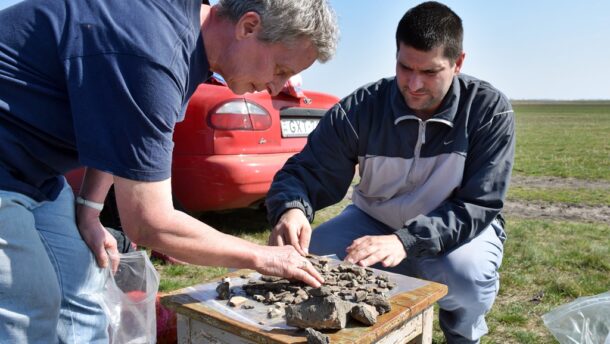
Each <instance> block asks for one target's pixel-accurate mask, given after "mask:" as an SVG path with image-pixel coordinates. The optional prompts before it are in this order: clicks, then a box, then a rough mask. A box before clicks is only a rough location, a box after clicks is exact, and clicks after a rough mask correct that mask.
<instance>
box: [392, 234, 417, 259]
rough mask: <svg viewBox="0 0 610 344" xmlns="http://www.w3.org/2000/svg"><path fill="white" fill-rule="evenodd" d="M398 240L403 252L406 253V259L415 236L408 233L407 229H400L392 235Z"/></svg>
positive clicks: (413, 244)
mask: <svg viewBox="0 0 610 344" xmlns="http://www.w3.org/2000/svg"><path fill="white" fill-rule="evenodd" d="M394 234H395V235H396V236H397V237H398V239H400V241H401V242H402V246H404V248H405V252H407V257H408V256H409V254H410V251H411V248H413V246H415V241H416V240H417V239H416V238H415V236H413V235H412V234H411V233H409V230H408V229H407V228H401V229H399V230H397V231H396V232H395V233H394Z"/></svg>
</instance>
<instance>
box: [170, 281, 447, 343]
mask: <svg viewBox="0 0 610 344" xmlns="http://www.w3.org/2000/svg"><path fill="white" fill-rule="evenodd" d="M251 272H252V271H251V270H239V271H235V272H233V273H230V274H228V275H227V276H228V277H233V276H240V275H244V274H248V273H251ZM223 277H225V276H223ZM218 280H220V278H219V279H218ZM419 281H421V280H419ZM445 294H447V287H446V286H445V285H443V284H439V283H435V282H429V281H425V283H423V284H422V286H420V287H418V288H416V289H413V290H409V291H406V292H402V293H400V294H397V295H394V296H392V297H391V298H390V304H391V305H392V310H391V311H390V312H389V313H386V314H383V315H381V316H379V317H378V318H377V323H376V324H375V325H373V326H368V327H367V326H359V325H358V324H352V323H348V327H347V328H345V329H342V330H340V331H336V332H324V333H325V334H326V335H328V336H329V337H330V340H331V343H372V342H375V341H376V340H377V339H379V338H382V337H384V336H386V335H387V334H388V333H390V332H392V331H394V330H395V329H397V328H398V327H400V325H402V324H404V323H405V322H407V321H409V319H411V318H413V317H414V316H416V315H417V314H419V313H421V312H423V311H424V310H426V309H427V308H429V307H430V306H431V305H433V304H434V303H435V302H436V301H438V300H439V299H440V298H442V297H443V296H445ZM161 302H162V303H163V305H165V306H166V307H169V308H171V309H173V310H175V311H176V312H177V313H179V314H182V315H184V316H186V317H188V318H191V319H193V320H196V321H200V322H203V323H206V324H208V325H210V326H212V327H215V328H217V329H219V330H222V331H226V332H229V333H233V334H235V335H237V336H239V337H242V338H244V339H246V340H250V341H253V342H257V343H278V344H286V343H306V342H307V339H306V337H305V334H304V332H303V331H298V330H281V329H274V330H271V331H266V330H263V329H261V328H258V327H256V326H253V325H250V324H245V323H243V322H240V321H238V320H235V319H233V318H231V317H229V316H227V315H225V314H223V313H222V312H219V311H218V310H216V309H213V308H211V307H208V306H207V305H206V304H205V303H202V302H200V301H199V300H197V299H195V298H193V297H192V296H191V295H189V293H188V291H187V290H186V289H181V290H177V291H174V292H172V293H170V294H168V295H166V296H165V297H163V298H162V299H161Z"/></svg>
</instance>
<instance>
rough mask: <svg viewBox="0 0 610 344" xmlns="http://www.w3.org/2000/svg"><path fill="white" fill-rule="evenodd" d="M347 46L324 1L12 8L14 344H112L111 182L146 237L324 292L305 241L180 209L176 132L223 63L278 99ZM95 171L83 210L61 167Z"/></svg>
mask: <svg viewBox="0 0 610 344" xmlns="http://www.w3.org/2000/svg"><path fill="white" fill-rule="evenodd" d="M278 28H281V30H279V29H278ZM336 40H337V29H336V23H335V18H334V14H333V13H332V11H331V9H330V8H329V6H328V4H327V3H326V1H325V0H307V1H298V2H294V1H285V0H268V1H248V0H242V1H239V0H221V1H220V2H219V4H217V5H215V6H213V7H210V6H208V5H202V4H201V1H200V0H181V1H169V0H154V1H151V0H130V1H123V0H100V1H59V0H27V1H24V2H21V3H19V4H16V5H14V6H12V7H9V8H7V9H4V10H2V11H0V341H8V342H44V343H50V342H56V341H58V340H59V341H60V342H78V343H93V342H107V340H108V338H107V322H106V319H105V317H104V315H103V312H102V311H101V308H100V307H99V305H98V304H97V303H95V301H94V300H93V299H92V298H91V295H92V294H95V293H96V292H97V291H99V289H100V288H101V287H102V285H103V276H104V275H103V273H102V270H101V269H99V268H98V267H97V266H96V264H95V259H97V260H98V262H99V264H100V265H101V266H106V265H108V264H109V263H111V264H113V266H116V264H117V260H116V254H117V250H116V242H115V241H114V239H113V238H112V237H111V236H110V235H109V234H108V233H107V232H106V231H105V230H104V229H103V227H102V225H101V223H100V222H99V213H100V208H101V204H102V203H103V200H104V198H105V196H106V193H107V192H108V189H109V187H110V186H111V184H114V188H115V192H116V199H117V204H118V208H119V212H120V215H121V220H122V224H123V228H124V229H125V231H126V232H127V234H128V236H129V237H130V238H131V239H133V240H134V241H136V242H138V243H139V244H142V245H144V246H147V247H149V248H152V249H155V250H158V251H160V252H163V253H165V254H168V255H171V256H173V257H176V258H178V259H180V260H183V261H186V262H190V263H194V264H201V265H215V266H227V267H245V268H252V269H255V270H258V271H259V272H261V273H264V274H274V275H280V276H285V277H290V278H297V279H300V280H303V281H305V282H306V283H309V284H310V285H313V286H318V285H319V284H320V282H321V276H320V275H319V274H318V272H317V271H315V269H314V268H313V267H312V266H311V265H310V264H308V263H307V261H306V259H305V258H304V257H302V256H301V255H299V254H298V252H297V251H296V250H295V249H293V248H268V247H263V246H259V245H255V244H252V243H250V242H247V241H244V240H241V239H239V238H235V237H232V236H229V235H225V234H223V233H220V232H218V231H216V230H214V229H213V228H211V227H209V226H207V225H205V224H204V223H201V222H199V221H197V220H196V219H194V218H192V217H189V216H188V215H186V214H184V213H182V212H179V211H176V210H175V209H174V207H173V204H172V201H171V199H172V198H171V186H170V185H171V183H170V172H171V154H172V148H173V143H172V133H173V128H174V124H175V123H176V122H177V121H180V120H181V119H182V117H183V116H184V112H185V107H186V104H187V102H188V100H189V98H190V96H191V95H192V93H193V92H194V90H195V88H196V87H197V85H198V84H200V83H201V82H203V81H204V80H205V79H207V78H208V77H209V75H210V74H211V72H212V71H213V72H218V73H219V74H221V75H222V76H223V77H224V78H225V80H226V81H227V84H228V86H229V88H230V89H231V90H232V91H233V92H235V93H238V94H242V93H245V92H253V91H262V90H268V91H269V92H270V93H271V94H277V93H278V92H279V91H280V89H281V87H282V85H283V84H284V83H285V81H286V80H287V79H288V78H289V77H290V76H291V75H293V74H296V73H298V72H300V71H302V70H304V69H305V68H307V67H309V66H310V65H311V64H312V63H313V62H314V61H315V60H316V59H317V60H320V61H322V62H324V61H326V60H328V59H329V58H330V57H331V56H332V54H333V53H334V49H335V46H336ZM82 165H84V166H88V171H87V173H86V176H85V179H84V182H83V187H82V190H81V194H80V196H79V197H78V198H77V199H76V203H77V206H76V209H75V205H74V204H75V200H74V197H73V196H72V194H71V193H72V191H71V190H70V188H69V186H68V185H67V183H66V182H65V179H64V178H63V176H62V175H63V174H64V173H65V172H67V171H69V170H71V169H73V168H76V167H78V166H82ZM77 224H78V226H77ZM79 231H80V232H79ZM83 239H84V240H83ZM91 252H93V253H94V255H92V254H91ZM107 252H108V253H107ZM109 256H110V257H109ZM109 258H110V259H109Z"/></svg>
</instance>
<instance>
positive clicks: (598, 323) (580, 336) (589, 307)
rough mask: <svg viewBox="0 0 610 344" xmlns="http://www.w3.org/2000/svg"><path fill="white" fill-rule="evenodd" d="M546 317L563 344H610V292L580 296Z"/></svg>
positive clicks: (546, 324) (550, 328) (547, 323)
mask: <svg viewBox="0 0 610 344" xmlns="http://www.w3.org/2000/svg"><path fill="white" fill-rule="evenodd" d="M542 320H543V321H544V325H545V326H546V327H547V328H548V329H549V331H551V333H552V334H553V336H555V338H556V339H557V341H559V343H561V344H574V343H579V344H610V292H606V293H603V294H599V295H594V296H587V297H579V298H577V299H576V300H574V301H573V302H571V303H568V304H565V305H563V306H559V307H557V308H555V309H553V310H552V311H550V312H548V313H546V314H544V315H543V316H542Z"/></svg>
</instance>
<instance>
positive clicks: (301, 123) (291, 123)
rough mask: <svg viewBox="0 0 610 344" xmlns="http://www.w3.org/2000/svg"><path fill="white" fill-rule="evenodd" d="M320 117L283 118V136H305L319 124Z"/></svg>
mask: <svg viewBox="0 0 610 344" xmlns="http://www.w3.org/2000/svg"><path fill="white" fill-rule="evenodd" d="M319 121H320V120H319V119H310V118H291V119H282V120H281V123H282V137H304V136H307V135H309V133H311V132H312V131H313V130H314V129H315V128H316V126H317V125H318V122H319Z"/></svg>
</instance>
